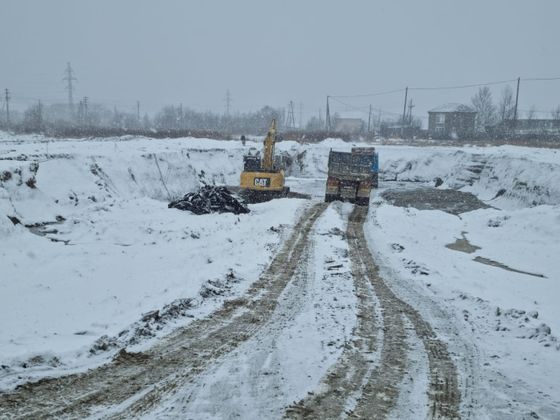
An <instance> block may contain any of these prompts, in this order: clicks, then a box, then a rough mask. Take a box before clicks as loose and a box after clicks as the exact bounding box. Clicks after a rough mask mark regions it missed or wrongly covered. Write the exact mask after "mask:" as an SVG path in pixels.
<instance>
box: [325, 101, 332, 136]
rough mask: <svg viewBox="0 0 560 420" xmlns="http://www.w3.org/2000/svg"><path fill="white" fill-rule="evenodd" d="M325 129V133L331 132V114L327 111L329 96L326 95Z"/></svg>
mask: <svg viewBox="0 0 560 420" xmlns="http://www.w3.org/2000/svg"><path fill="white" fill-rule="evenodd" d="M325 128H326V129H327V133H330V131H331V112H330V110H329V96H328V95H327V113H326V115H325Z"/></svg>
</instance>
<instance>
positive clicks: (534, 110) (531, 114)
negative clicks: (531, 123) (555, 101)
mask: <svg viewBox="0 0 560 420" xmlns="http://www.w3.org/2000/svg"><path fill="white" fill-rule="evenodd" d="M536 113H537V108H535V105H531V108H529V110H528V111H527V119H528V120H532V119H534V118H535V114H536Z"/></svg>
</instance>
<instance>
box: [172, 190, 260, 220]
mask: <svg viewBox="0 0 560 420" xmlns="http://www.w3.org/2000/svg"><path fill="white" fill-rule="evenodd" d="M168 207H169V208H175V209H179V210H188V211H191V212H193V213H194V214H208V213H234V214H242V213H249V209H248V208H247V207H246V206H245V205H243V204H242V203H241V202H240V201H239V200H238V199H237V198H235V196H234V195H233V194H232V193H231V192H230V191H229V190H228V189H227V188H226V187H216V186H212V185H205V186H203V187H201V188H200V189H199V190H198V192H193V193H188V194H185V196H184V197H183V198H181V199H179V200H174V201H172V202H171V203H169V205H168Z"/></svg>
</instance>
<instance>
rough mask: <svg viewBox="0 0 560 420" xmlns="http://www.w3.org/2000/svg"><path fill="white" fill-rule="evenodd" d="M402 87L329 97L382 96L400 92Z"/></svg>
mask: <svg viewBox="0 0 560 420" xmlns="http://www.w3.org/2000/svg"><path fill="white" fill-rule="evenodd" d="M402 91H403V89H402V88H401V89H393V90H386V91H383V92H376V93H364V94H357V95H337V96H331V98H369V97H371V96H382V95H390V94H392V93H399V92H402Z"/></svg>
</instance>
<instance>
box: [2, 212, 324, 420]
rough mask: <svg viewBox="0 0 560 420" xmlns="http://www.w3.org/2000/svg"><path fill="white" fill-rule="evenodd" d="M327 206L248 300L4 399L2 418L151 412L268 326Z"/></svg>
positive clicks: (299, 227) (307, 218)
mask: <svg viewBox="0 0 560 420" xmlns="http://www.w3.org/2000/svg"><path fill="white" fill-rule="evenodd" d="M326 206H327V205H326V204H324V203H318V204H316V205H314V206H313V207H311V208H310V209H308V210H307V211H306V212H305V214H304V215H303V216H302V218H301V219H300V220H299V222H298V223H297V224H296V226H295V227H294V230H293V233H292V234H291V236H290V237H289V238H288V239H287V240H286V242H285V243H284V245H283V247H282V249H281V250H280V251H279V252H278V253H277V254H276V256H275V257H274V259H273V260H272V262H271V264H270V266H269V267H268V268H267V270H266V271H265V272H264V273H263V274H262V275H261V276H260V278H259V280H258V281H256V282H255V283H254V284H253V285H252V286H251V288H250V289H249V291H248V292H247V294H246V295H245V296H244V297H242V298H239V299H235V300H232V301H229V302H226V303H224V306H223V307H222V308H221V309H219V310H218V311H216V312H214V313H213V314H212V315H210V316H209V317H207V318H204V319H201V320H197V321H194V322H193V323H191V324H190V325H188V326H186V327H184V328H181V329H179V330H177V331H176V332H175V333H174V334H171V335H170V336H169V337H168V338H166V339H163V340H162V341H161V342H159V343H158V344H156V345H155V346H154V347H152V348H151V349H149V350H147V351H145V352H142V353H127V352H121V353H119V355H117V356H116V357H115V359H114V360H113V362H111V363H108V364H106V365H104V366H101V367H99V368H96V369H92V370H90V371H88V372H86V373H83V374H74V375H69V376H65V377H60V378H49V379H44V380H41V381H38V382H35V383H28V384H25V385H23V386H21V387H19V388H17V389H16V390H14V391H12V392H8V393H4V394H0V418H3V417H5V416H6V417H8V418H29V419H41V418H60V417H72V418H76V417H86V416H88V415H95V416H105V415H108V416H110V417H113V418H132V417H137V416H139V415H141V414H143V413H145V412H147V411H149V410H150V409H152V408H153V407H154V406H156V405H157V404H158V403H159V402H160V400H161V398H162V397H163V396H165V395H167V394H169V393H171V392H173V391H174V390H175V389H177V388H178V387H179V386H181V385H182V384H184V383H186V382H189V381H192V380H193V378H194V377H195V376H196V375H198V374H200V373H201V372H202V371H204V370H205V369H206V368H207V367H208V366H209V365H211V364H212V363H213V362H214V361H215V360H216V359H218V358H219V357H221V356H223V355H224V354H227V353H229V352H231V351H232V350H234V349H235V348H236V347H237V346H238V345H239V344H240V343H242V342H245V341H246V340H247V339H248V338H250V337H251V336H252V335H253V334H255V332H256V331H258V330H259V328H260V327H261V326H262V325H263V324H264V323H265V322H267V320H268V319H269V318H270V317H271V315H272V313H273V312H274V310H275V308H276V306H277V304H278V297H279V296H280V294H281V293H282V291H283V290H284V288H285V287H286V285H287V284H288V282H289V281H290V279H291V278H292V276H293V275H294V272H295V270H296V268H297V263H298V261H299V260H300V258H301V255H302V253H303V252H304V250H305V248H306V245H307V242H308V236H309V232H310V230H311V228H312V226H313V224H314V222H315V220H317V218H318V217H319V216H320V215H321V214H322V213H323V211H324V210H325V208H326Z"/></svg>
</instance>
